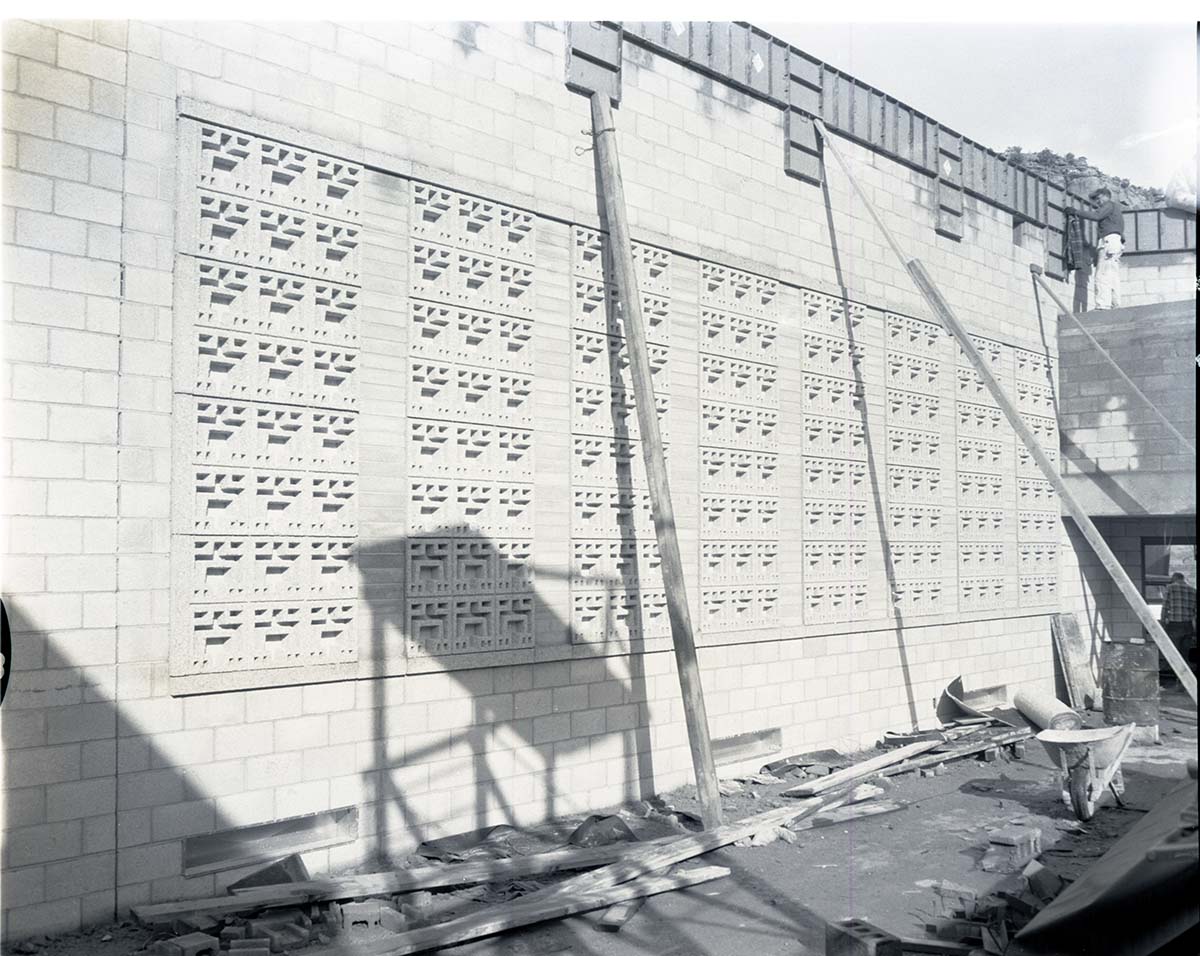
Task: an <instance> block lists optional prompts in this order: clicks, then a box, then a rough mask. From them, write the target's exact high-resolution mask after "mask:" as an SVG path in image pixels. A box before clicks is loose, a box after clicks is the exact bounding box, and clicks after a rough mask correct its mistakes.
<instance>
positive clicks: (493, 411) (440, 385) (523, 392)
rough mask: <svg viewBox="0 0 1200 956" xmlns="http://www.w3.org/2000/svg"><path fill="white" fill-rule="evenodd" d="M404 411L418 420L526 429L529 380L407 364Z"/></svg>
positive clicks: (440, 365)
mask: <svg viewBox="0 0 1200 956" xmlns="http://www.w3.org/2000/svg"><path fill="white" fill-rule="evenodd" d="M408 410H409V413H410V414H412V415H415V416H419V417H421V418H435V419H442V420H446V421H473V422H480V423H496V424H498V425H501V424H502V425H508V426H512V427H524V428H528V427H529V426H530V425H531V424H532V421H533V378H532V376H529V375H514V374H510V373H508V372H499V371H491V370H489V369H486V368H475V367H471V366H461V365H451V364H449V363H430V362H424V361H420V360H414V361H410V362H409V373H408Z"/></svg>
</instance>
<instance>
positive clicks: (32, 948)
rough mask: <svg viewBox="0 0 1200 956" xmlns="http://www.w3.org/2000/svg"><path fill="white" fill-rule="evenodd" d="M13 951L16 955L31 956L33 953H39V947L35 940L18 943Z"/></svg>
mask: <svg viewBox="0 0 1200 956" xmlns="http://www.w3.org/2000/svg"><path fill="white" fill-rule="evenodd" d="M12 951H13V952H14V953H20V954H21V956H30V954H31V953H36V952H37V951H38V945H37V943H35V942H34V941H33V940H31V939H27V940H23V941H22V942H20V943H17V945H16V946H14V947H13V948H12Z"/></svg>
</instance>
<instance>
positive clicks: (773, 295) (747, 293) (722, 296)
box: [700, 262, 779, 317]
mask: <svg viewBox="0 0 1200 956" xmlns="http://www.w3.org/2000/svg"><path fill="white" fill-rule="evenodd" d="M778 295H779V283H778V282H776V281H775V280H774V279H768V278H766V277H765V276H758V275H754V274H752V273H749V272H741V271H739V270H737V269H730V268H728V267H727V266H722V265H717V264H716V263H712V262H701V263H700V304H701V305H702V306H706V305H708V306H713V307H714V308H718V309H726V310H728V311H731V312H739V313H741V314H742V315H751V316H763V317H767V316H771V315H772V314H773V313H774V310H775V306H776V303H777V299H778Z"/></svg>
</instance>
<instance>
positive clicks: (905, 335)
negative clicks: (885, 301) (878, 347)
mask: <svg viewBox="0 0 1200 956" xmlns="http://www.w3.org/2000/svg"><path fill="white" fill-rule="evenodd" d="M886 329H887V338H886V344H887V347H888V349H889V350H893V349H894V350H896V351H900V352H908V353H910V354H913V355H923V356H926V357H929V358H934V359H940V358H942V357H943V352H944V348H945V345H946V343H947V342H948V341H949V338H948V336H947V334H946V332H945V330H944V329H943V328H942V327H941V326H940V325H938V324H937V323H935V322H927V321H925V320H924V319H914V318H912V317H910V316H907V315H895V314H893V313H891V312H889V313H888V314H887V318H886Z"/></svg>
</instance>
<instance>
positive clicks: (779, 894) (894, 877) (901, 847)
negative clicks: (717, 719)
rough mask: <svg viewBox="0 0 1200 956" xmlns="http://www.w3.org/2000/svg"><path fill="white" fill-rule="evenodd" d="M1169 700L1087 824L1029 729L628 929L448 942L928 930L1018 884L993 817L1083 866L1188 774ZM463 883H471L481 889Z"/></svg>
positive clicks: (773, 799)
mask: <svg viewBox="0 0 1200 956" xmlns="http://www.w3.org/2000/svg"><path fill="white" fill-rule="evenodd" d="M1163 705H1164V707H1166V708H1167V709H1168V712H1169V715H1166V716H1164V718H1163V720H1162V723H1161V725H1160V727H1161V741H1160V743H1159V744H1156V745H1145V744H1135V745H1133V746H1132V747H1131V748H1130V751H1129V752H1128V754H1127V755H1126V758H1125V761H1124V764H1123V770H1124V776H1125V786H1126V790H1125V800H1126V803H1127V804H1128V807H1127V809H1119V808H1117V807H1115V806H1113V805H1112V804H1111V802H1110V803H1106V804H1105V805H1103V807H1102V808H1101V809H1100V810H1098V811H1097V813H1096V816H1095V817H1094V818H1093V819H1092V820H1091V821H1090V822H1088V823H1087V824H1086V825H1080V824H1078V822H1077V821H1076V820H1075V817H1074V815H1073V814H1072V812H1071V810H1070V808H1069V807H1068V806H1066V805H1064V803H1063V801H1062V797H1061V791H1060V788H1059V783H1058V779H1059V775H1058V772H1057V771H1056V770H1055V769H1054V768H1053V765H1052V764H1051V762H1050V760H1049V758H1048V756H1047V754H1046V753H1045V751H1044V750H1043V748H1042V747H1041V745H1040V744H1038V743H1037V742H1036V741H1030V742H1028V743H1027V745H1026V751H1025V756H1024V759H1020V760H1014V759H1010V758H1009V757H1007V756H1004V757H1002V758H1001V759H1000V760H997V761H994V762H991V763H987V762H983V761H981V760H976V759H972V758H967V759H965V760H960V761H957V762H953V763H950V764H948V765H947V767H946V771H945V773H944V774H942V775H940V776H934V777H919V776H918V775H917V774H915V773H909V774H904V775H901V776H897V777H892V778H889V782H890V785H891V789H890V791H889V792H888V794H887V795H886V797H887V798H888V799H895V800H903V801H907V802H908V803H909V806H908V808H907V809H905V810H902V811H900V812H897V813H892V814H887V815H882V816H878V817H874V818H866V819H863V820H860V821H857V822H854V823H850V824H846V825H843V826H834V827H827V828H822V829H811V830H805V831H801V832H800V833H799V834H798V836H799V837H800V841H799V843H798V844H797V845H788V844H786V843H783V842H776V843H773V844H771V845H768V846H762V847H745V848H740V847H728V848H726V849H724V850H721V851H718V852H715V853H710V854H707V855H706V856H704V857H703V858H702V862H703V863H706V864H718V865H721V866H726V867H729V868H730V870H731V871H732V872H731V874H730V876H728V877H726V878H724V879H721V880H716V881H713V882H711V883H707V884H703V885H701V886H698V887H694V888H692V889H689V890H682V891H676V892H672V893H666V894H663V895H660V896H656V897H653V898H652V899H650V900H648V901H647V903H646V905H645V906H644V907H643V908H642V910H641V911H640V912H639V913H638V914H637V915H636V916H635V917H634V918H633V919H632V920H631V921H630V922H629V923H628V924H627V925H626V926H625V928H624V929H623V930H622V931H621V932H620V933H605V932H601V931H599V930H598V928H597V926H596V921H597V919H598V916H599V914H596V913H594V914H587V915H583V916H577V917H573V918H571V919H566V920H559V921H556V922H552V923H546V924H543V925H540V926H534V927H529V928H527V929H524V930H518V931H514V932H510V933H507V934H504V935H503V936H498V937H494V938H491V939H486V940H478V941H475V942H473V943H467V944H463V945H461V946H456V947H452V948H449V949H446V950H442V952H445V953H447V954H455V956H552V954H556V953H574V954H578V956H751V954H752V956H783V954H788V956H807V954H814V956H816V954H821V953H823V952H824V926H825V921H826V920H834V919H840V918H842V917H845V916H857V917H861V918H863V919H866V920H868V921H869V922H872V923H874V924H875V925H877V926H879V927H881V928H883V929H885V930H888V931H890V932H892V933H895V934H897V935H900V936H913V937H921V936H924V932H923V931H922V925H923V924H924V922H925V921H926V920H927V919H929V918H931V917H932V916H934V915H935V897H934V894H933V891H932V890H931V889H930V888H929V887H928V885H925V886H922V885H921V884H922V883H926V881H933V880H949V881H951V882H954V883H958V884H960V885H963V886H967V887H970V888H972V889H974V890H976V891H978V892H980V893H983V892H988V891H994V890H996V889H1007V888H1015V887H1017V886H1018V885H1019V883H1020V876H1019V875H1004V874H997V873H989V872H985V871H984V870H982V869H981V868H980V865H979V861H980V859H981V858H982V856H983V852H984V848H985V847H986V846H987V831H988V830H989V829H992V828H995V827H998V826H1003V825H1006V824H1015V823H1020V824H1025V825H1030V826H1036V827H1039V828H1040V829H1041V831H1042V846H1043V855H1042V857H1041V860H1042V862H1043V863H1044V864H1046V865H1047V866H1049V867H1051V868H1052V869H1054V870H1055V871H1056V872H1057V873H1059V875H1061V876H1063V877H1065V878H1068V879H1072V878H1075V877H1078V876H1079V875H1080V874H1081V873H1082V872H1083V871H1084V870H1086V869H1087V868H1088V866H1090V865H1091V864H1092V862H1094V861H1095V860H1096V858H1098V857H1099V856H1101V855H1102V854H1103V853H1104V852H1105V851H1106V850H1107V848H1108V847H1109V846H1111V845H1112V843H1114V842H1115V841H1116V840H1117V839H1118V838H1119V837H1120V836H1121V835H1122V834H1123V833H1124V832H1125V831H1126V830H1127V829H1128V828H1129V827H1130V826H1132V825H1133V824H1134V823H1135V822H1136V821H1137V820H1138V819H1139V818H1140V817H1141V814H1142V813H1144V812H1146V811H1147V810H1149V809H1150V808H1152V807H1153V806H1154V805H1155V804H1156V803H1157V802H1158V800H1159V799H1161V798H1162V796H1163V795H1164V794H1165V793H1166V792H1167V791H1168V790H1170V789H1171V788H1173V787H1174V786H1175V785H1176V784H1177V783H1178V781H1179V780H1181V779H1183V778H1184V776H1186V771H1185V761H1186V759H1188V758H1189V757H1190V758H1195V757H1196V752H1197V736H1196V720H1195V716H1194V714H1195V711H1194V708H1193V707H1192V706H1191V702H1190V701H1189V700H1188V699H1187V697H1186V696H1185V695H1183V694H1182V692H1180V691H1177V690H1176V691H1167V690H1164V692H1163ZM1100 722H1101V721H1100V717H1099V715H1096V714H1092V715H1089V720H1088V723H1089V724H1091V725H1097V724H1099V723H1100ZM791 783H792V782H789V783H784V784H779V785H769V786H759V785H755V784H750V785H749V786H748V788H747V789H753V790H754V791H755V796H751V795H750V794H749V793H748V792H743V793H739V794H735V795H733V796H731V797H728V798H726V803H725V805H726V816H727V819H736V818H738V817H742V816H747V815H750V814H752V813H757V812H760V811H762V810H765V809H768V808H770V807H772V806H779V805H782V804H783V803H785V802H787V798H783V797H780V796H779V795H778V794H779V792H780V791H782V790H784V789H786V788H787V786H790V785H791ZM664 799H665V800H666V801H667V802H669V803H671V804H673V805H674V806H675V807H676V808H677V809H680V810H691V809H694V808H695V799H694V791H689V790H688V789H685V790H682V791H676V792H675V793H672V794H667V795H665V796H664ZM624 816H625V819H626V820H627V821H628V822H629V823H630V826H631V827H632V828H633V829H634V830H635V832H637V833H638V834H639V836H645V837H654V836H659V835H662V834H663V833H665V832H669V831H667V830H665V829H664V828H663V827H662V826H661V825H654V824H652V823H650V822H649V821H645V820H641V819H639V818H638V816H637V814H636V813H625V814H624ZM465 892H466V894H467V896H469V895H470V892H471V891H465ZM465 898H466V897H464V899H465ZM470 905H474V906H477V905H479V904H478V903H475V904H470ZM162 936H163V934H160V937H159V938H162ZM154 938H155V937H154V936H153V935H152V934H151V933H150V932H149V931H147V930H144V929H141V928H139V927H136V926H133V925H132V924H129V923H128V922H126V923H118V924H113V925H109V926H99V927H94V928H92V929H91V930H89V931H86V932H84V933H78V934H69V935H65V936H60V937H55V938H53V939H46V938H41V939H39V940H35V941H34V942H35V943H36V944H37V945H36V946H34V947H27V948H26V949H27V951H32V952H36V953H37V954H39V956H91V954H98V956H135V954H138V953H145V951H146V947H147V946H148V945H149V944H150V943H151V942H152V941H153V939H154ZM7 952H20V950H18V949H16V948H10V949H9V950H7ZM294 952H296V953H299V954H302V953H303V952H304V950H302V949H301V950H295V951H294Z"/></svg>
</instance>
